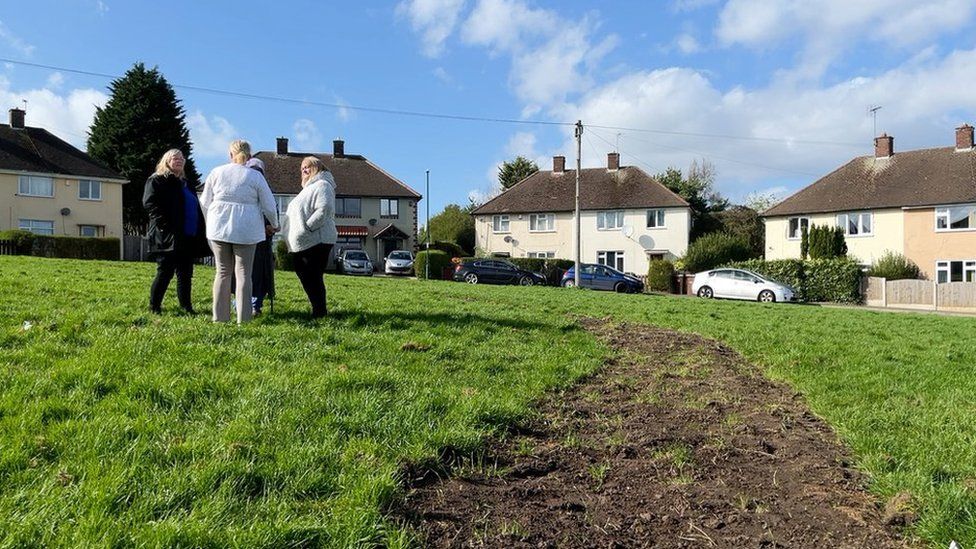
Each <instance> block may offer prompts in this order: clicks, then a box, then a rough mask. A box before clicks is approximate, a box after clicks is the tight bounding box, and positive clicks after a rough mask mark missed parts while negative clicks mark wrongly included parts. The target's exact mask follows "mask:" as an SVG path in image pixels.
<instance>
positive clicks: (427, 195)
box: [424, 170, 430, 280]
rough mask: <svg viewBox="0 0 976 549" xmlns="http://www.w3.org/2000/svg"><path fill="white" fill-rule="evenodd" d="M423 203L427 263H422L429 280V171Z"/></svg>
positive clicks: (428, 172) (425, 276)
mask: <svg viewBox="0 0 976 549" xmlns="http://www.w3.org/2000/svg"><path fill="white" fill-rule="evenodd" d="M424 198H425V199H426V200H424V202H426V203H427V204H426V206H427V221H426V222H425V223H424V228H425V229H426V230H427V245H426V246H425V248H426V249H427V258H426V259H427V261H424V278H425V279H427V280H430V170H427V186H426V187H425V188H424Z"/></svg>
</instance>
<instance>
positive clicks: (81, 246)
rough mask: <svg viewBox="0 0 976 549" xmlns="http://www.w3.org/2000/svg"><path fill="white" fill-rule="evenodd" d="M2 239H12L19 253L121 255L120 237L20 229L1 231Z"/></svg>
mask: <svg viewBox="0 0 976 549" xmlns="http://www.w3.org/2000/svg"><path fill="white" fill-rule="evenodd" d="M0 240H12V241H14V243H15V245H16V247H17V253H19V254H22V255H33V256H36V257H62V258H68V259H108V260H118V259H119V255H120V252H119V250H120V244H119V239H118V238H91V237H83V236H48V235H40V234H34V233H31V232H29V231H19V230H18V231H2V232H0Z"/></svg>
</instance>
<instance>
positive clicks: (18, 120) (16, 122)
mask: <svg viewBox="0 0 976 549" xmlns="http://www.w3.org/2000/svg"><path fill="white" fill-rule="evenodd" d="M26 114H27V112H26V111H24V110H23V109H18V108H13V109H10V127H11V128H13V129H15V130H22V129H24V116H25V115H26Z"/></svg>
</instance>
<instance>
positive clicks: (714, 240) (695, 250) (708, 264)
mask: <svg viewBox="0 0 976 549" xmlns="http://www.w3.org/2000/svg"><path fill="white" fill-rule="evenodd" d="M750 257H752V249H751V248H749V244H747V243H746V241H745V240H743V239H741V238H738V237H735V236H732V235H730V234H726V233H710V234H706V235H705V236H702V237H701V238H699V239H698V240H696V241H694V242H692V243H691V245H690V246H688V251H687V252H685V256H684V257H683V258H682V262H683V263H684V267H685V269H687V270H689V271H691V272H699V271H707V270H709V269H713V268H715V267H717V266H719V265H724V264H726V263H729V262H731V261H743V260H746V259H749V258H750Z"/></svg>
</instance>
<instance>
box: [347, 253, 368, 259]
mask: <svg viewBox="0 0 976 549" xmlns="http://www.w3.org/2000/svg"><path fill="white" fill-rule="evenodd" d="M346 259H355V260H356V261H365V260H366V259H367V257H366V252H346Z"/></svg>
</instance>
